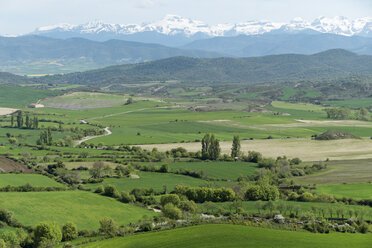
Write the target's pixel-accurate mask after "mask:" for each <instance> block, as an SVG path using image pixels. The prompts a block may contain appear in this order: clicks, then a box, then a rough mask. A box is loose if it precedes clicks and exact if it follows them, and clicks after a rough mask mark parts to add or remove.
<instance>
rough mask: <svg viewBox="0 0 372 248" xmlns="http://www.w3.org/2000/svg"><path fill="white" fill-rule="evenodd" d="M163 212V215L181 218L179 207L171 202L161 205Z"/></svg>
mask: <svg viewBox="0 0 372 248" xmlns="http://www.w3.org/2000/svg"><path fill="white" fill-rule="evenodd" d="M163 214H164V216H165V217H167V218H170V219H174V220H178V219H181V218H182V212H181V210H180V209H179V208H177V207H176V206H174V205H173V204H172V203H167V204H166V205H165V206H164V207H163Z"/></svg>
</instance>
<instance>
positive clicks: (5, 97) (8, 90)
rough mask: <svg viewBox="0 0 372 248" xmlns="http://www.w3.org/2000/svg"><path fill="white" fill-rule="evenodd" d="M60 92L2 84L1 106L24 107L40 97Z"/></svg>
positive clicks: (55, 94) (0, 89)
mask: <svg viewBox="0 0 372 248" xmlns="http://www.w3.org/2000/svg"><path fill="white" fill-rule="evenodd" d="M58 94H60V93H58V92H53V91H49V90H40V89H35V88H28V87H15V86H0V107H9V108H24V107H26V106H27V105H29V104H30V103H34V102H37V101H38V100H39V99H43V98H45V97H51V96H57V95H58Z"/></svg>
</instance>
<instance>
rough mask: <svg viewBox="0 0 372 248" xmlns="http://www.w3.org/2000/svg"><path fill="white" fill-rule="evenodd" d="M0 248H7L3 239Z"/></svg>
mask: <svg viewBox="0 0 372 248" xmlns="http://www.w3.org/2000/svg"><path fill="white" fill-rule="evenodd" d="M0 248H6V244H5V241H4V240H3V239H0Z"/></svg>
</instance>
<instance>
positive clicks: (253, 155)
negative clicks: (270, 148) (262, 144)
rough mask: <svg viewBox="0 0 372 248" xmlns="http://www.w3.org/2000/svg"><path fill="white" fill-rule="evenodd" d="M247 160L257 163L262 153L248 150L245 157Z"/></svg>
mask: <svg viewBox="0 0 372 248" xmlns="http://www.w3.org/2000/svg"><path fill="white" fill-rule="evenodd" d="M245 160H246V161H247V162H253V163H258V162H259V161H261V160H262V154H261V153H259V152H255V151H249V152H248V156H247V157H246V159H245Z"/></svg>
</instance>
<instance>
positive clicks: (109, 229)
mask: <svg viewBox="0 0 372 248" xmlns="http://www.w3.org/2000/svg"><path fill="white" fill-rule="evenodd" d="M99 224H100V228H99V231H100V232H101V233H102V234H103V235H105V236H107V237H111V238H112V237H115V236H116V235H117V234H118V230H119V228H118V225H117V224H116V223H115V221H114V220H113V219H111V218H110V217H105V218H103V219H102V220H100V221H99Z"/></svg>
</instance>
